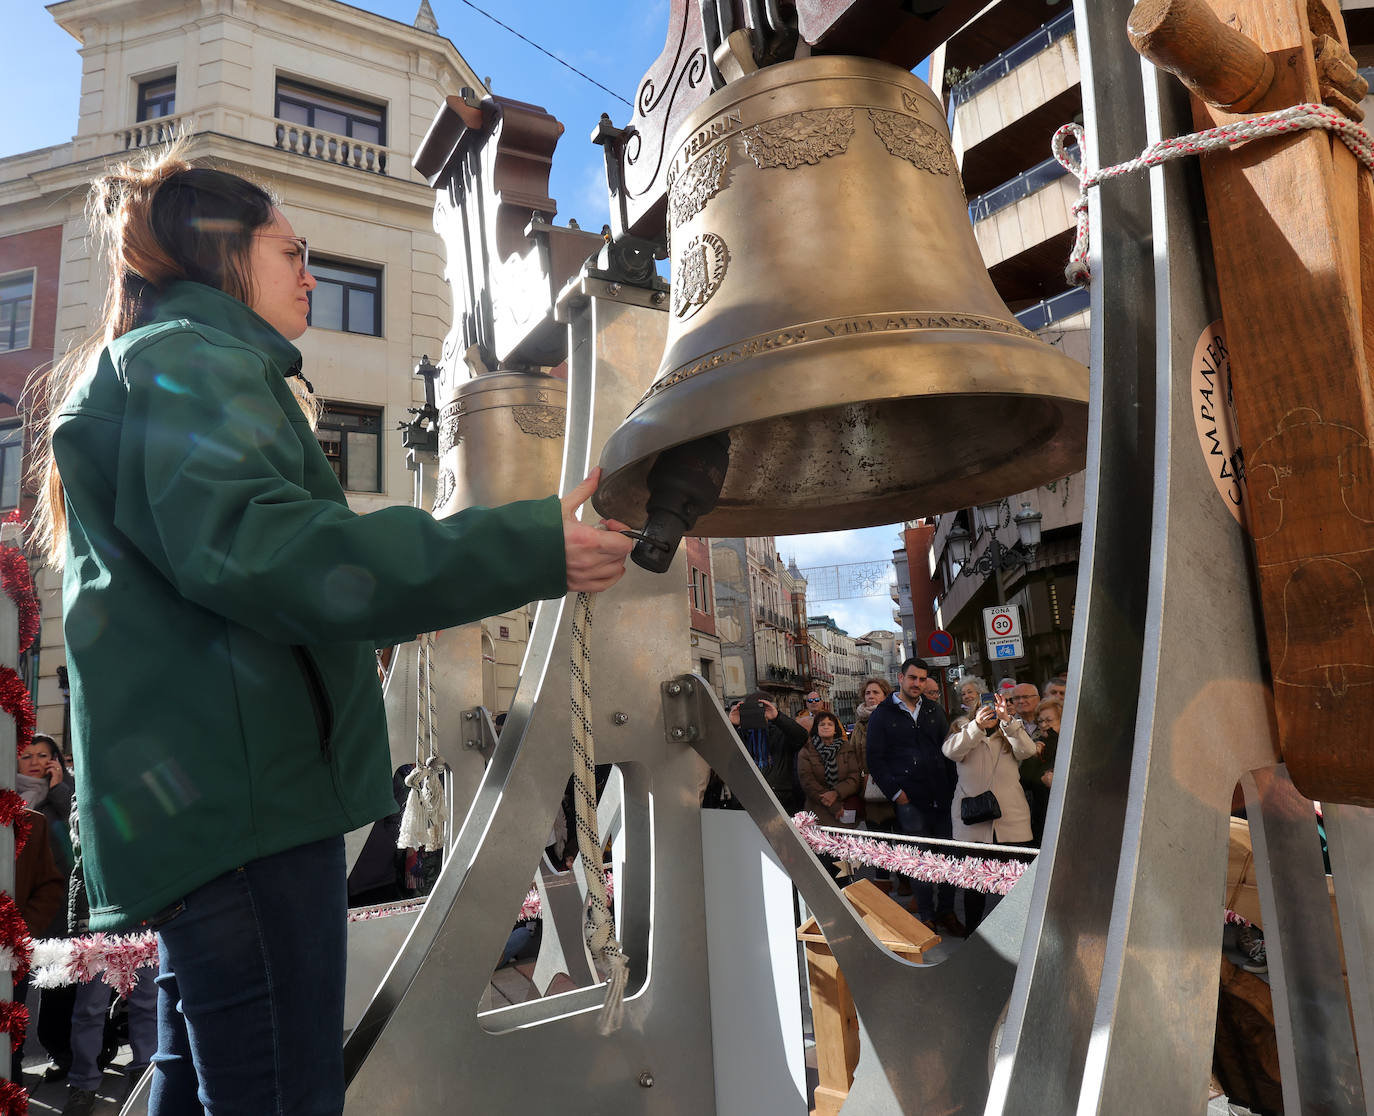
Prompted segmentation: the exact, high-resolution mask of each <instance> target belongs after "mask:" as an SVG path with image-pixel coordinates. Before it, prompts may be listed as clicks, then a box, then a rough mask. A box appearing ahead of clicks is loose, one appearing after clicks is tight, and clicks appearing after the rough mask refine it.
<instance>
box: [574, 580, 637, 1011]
mask: <svg viewBox="0 0 1374 1116" xmlns="http://www.w3.org/2000/svg"><path fill="white" fill-rule="evenodd" d="M591 629H592V596H591V594H590V593H578V594H577V601H576V603H575V604H574V606H573V620H572V662H571V664H570V665H571V674H572V748H573V801H574V803H575V804H576V806H577V852H578V856H579V857H580V858H581V861H582V870H583V872H585V873H586V876H587V900H588V907H587V923H586V927H585V934H586V940H587V948H588V950H590V951H591V955H592V957H593V959H596V960H599V961H600V962H601V964H602V965H604V966H605V968H606V1001H605V1003H604V1004H603V1005H602V1007H601V1016H600V1018H599V1019H598V1020H597V1029H598V1030H599V1031H600V1032H601V1033H602V1034H603V1035H609V1034H611V1033H613V1032H615V1031H617V1030H619V1029H620V1026H621V1024H622V1023H623V1022H624V1020H625V988H626V985H627V984H628V983H629V978H630V962H629V959H628V958H627V957H626V956H625V951H624V950H623V949H621V948H620V943H619V942H618V941H617V940H616V938H615V925H614V921H613V919H612V918H611V906H610V901H609V900H608V898H607V895H606V869H605V866H604V864H603V863H602V857H601V834H600V831H599V829H598V827H597V822H596V751H595V745H594V743H593V741H592V688H591Z"/></svg>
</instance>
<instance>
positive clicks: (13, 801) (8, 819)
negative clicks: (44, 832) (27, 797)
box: [0, 787, 33, 856]
mask: <svg viewBox="0 0 1374 1116" xmlns="http://www.w3.org/2000/svg"><path fill="white" fill-rule="evenodd" d="M27 809H28V806H27V804H26V803H25V802H24V800H23V799H22V798H20V797H19V795H18V794H17V793H16V792H15V791H13V790H11V789H10V788H9V787H3V788H0V825H10V826H13V827H14V855H15V856H18V855H19V854H20V853H21V852H23V850H24V843H25V842H26V841H27V840H28V839H29V832H30V830H32V829H33V819H32V818H31V817H29V815H28V814H27V813H25V811H26V810H27Z"/></svg>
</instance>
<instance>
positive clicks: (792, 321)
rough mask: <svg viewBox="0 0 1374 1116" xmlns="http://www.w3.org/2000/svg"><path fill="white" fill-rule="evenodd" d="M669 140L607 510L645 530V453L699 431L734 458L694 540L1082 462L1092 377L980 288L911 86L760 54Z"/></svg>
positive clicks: (979, 496)
mask: <svg viewBox="0 0 1374 1116" xmlns="http://www.w3.org/2000/svg"><path fill="white" fill-rule="evenodd" d="M672 150H673V152H674V154H673V162H672V165H671V169H670V171H669V178H668V181H669V204H668V213H669V224H670V229H671V244H670V249H671V259H672V282H673V293H672V299H671V302H670V309H669V315H670V318H669V328H668V340H667V345H666V348H665V352H664V355H663V361H662V364H661V365H660V367H659V370H658V374H657V376H656V378H655V380H654V382H653V384H652V385H651V386H650V387H649V389H648V391H647V392H646V393H645V395H644V397H643V399H642V400H641V401H640V403H639V404H638V405H637V406H636V408H635V409H634V411H633V412H632V413H631V414H630V415H629V416H628V417H627V418H626V420H625V422H624V423H623V424H622V425H621V426H620V428H619V429H618V430H616V432H615V433H614V434H613V435H612V436H611V438H610V439H609V440H608V442H607V444H606V447H605V450H604V452H603V454H602V457H601V466H602V469H603V471H604V476H603V480H602V483H601V487H600V489H599V490H598V492H597V494H596V497H595V504H596V507H597V509H598V510H599V511H600V512H601V513H602V514H604V515H608V516H612V517H614V518H617V519H621V520H623V521H625V522H627V523H630V524H634V525H640V524H643V523H644V522H645V518H646V505H647V503H648V502H649V498H650V494H649V488H650V485H649V476H650V471H651V470H652V469H653V467H654V465H655V463H656V462H657V461H658V459H659V456H660V455H661V454H662V453H663V452H664V451H666V450H669V449H671V448H673V447H676V446H682V445H684V444H687V443H695V442H699V441H701V440H702V439H711V438H715V439H717V444H719V443H720V440H721V439H726V438H728V446H729V450H728V454H729V458H728V468H727V470H726V473H725V477H724V485H723V488H722V489H721V491H720V494H719V498H718V500H717V501H716V502H715V506H714V507H713V508H711V509H710V510H705V506H704V504H703V505H702V506H700V507H698V508H697V509H696V510H697V511H698V512H699V518H697V519H696V522H695V524H694V525H691V526H689V527H688V532H689V533H691V534H695V535H711V536H736V535H765V534H773V535H786V534H796V533H802V532H809V531H820V530H839V529H846V528H853V527H863V526H872V525H875V524H881V523H891V522H896V521H899V520H903V519H910V518H914V517H917V516H922V515H933V514H936V513H939V512H943V511H949V510H952V509H954V508H958V507H966V506H969V505H971V504H976V503H980V502H983V501H986V500H988V499H992V498H996V497H998V496H1003V495H1008V494H1011V493H1014V492H1019V491H1023V490H1025V489H1027V488H1032V487H1035V486H1036V485H1039V484H1043V483H1045V482H1047V481H1051V480H1054V479H1056V478H1058V477H1062V476H1066V475H1068V474H1069V473H1072V472H1074V471H1075V470H1077V469H1080V468H1082V467H1083V463H1084V457H1085V452H1086V442H1087V410H1088V374H1087V369H1086V368H1084V367H1083V366H1082V365H1081V364H1078V363H1077V362H1076V361H1073V360H1070V359H1069V358H1067V357H1065V356H1064V355H1063V354H1062V353H1060V352H1059V351H1058V350H1056V349H1054V348H1052V347H1051V346H1049V345H1047V344H1045V343H1043V342H1042V341H1040V340H1039V339H1038V338H1036V337H1035V336H1034V334H1032V333H1030V332H1029V331H1028V330H1026V329H1025V328H1023V327H1022V326H1021V325H1020V324H1019V323H1018V322H1017V321H1016V318H1015V317H1014V316H1013V314H1012V313H1011V311H1010V310H1008V309H1007V307H1006V305H1005V304H1004V303H1003V302H1002V300H1001V299H1000V298H999V297H998V295H997V292H996V291H995V290H994V288H993V286H992V283H991V281H990V280H989V278H988V274H987V271H986V269H985V267H984V264H983V260H982V258H981V256H980V254H979V251H978V247H977V244H976V242H975V240H974V237H973V230H972V227H971V225H970V223H969V220H968V216H967V203H966V200H965V198H964V195H963V190H962V187H961V184H960V181H959V174H958V168H957V167H956V165H955V161H954V157H953V153H952V151H951V148H950V143H949V132H948V129H947V127H946V125H945V120H944V112H943V109H942V107H941V105H940V103H939V101H938V100H937V99H936V97H935V96H934V94H933V93H932V92H931V91H930V89H929V87H927V86H926V84H925V83H924V82H922V81H921V80H920V79H918V78H916V77H915V76H913V75H912V74H910V73H907V72H906V71H904V70H901V69H899V68H897V67H895V66H890V65H888V64H886V63H882V62H876V61H873V60H870V59H860V58H849V57H841V56H832V57H818V58H807V59H800V60H797V61H793V62H786V63H782V64H780V65H775V66H769V67H766V68H764V69H761V70H758V71H756V72H754V73H752V74H748V75H746V76H744V77H742V78H739V79H737V80H735V81H733V82H731V83H729V84H728V85H726V86H725V87H724V88H723V89H721V90H720V91H718V92H717V93H715V94H713V95H712V97H711V98H710V99H709V100H708V101H707V102H706V103H705V104H703V105H702V106H701V108H700V109H698V111H697V112H696V113H695V114H694V115H693V116H692V117H691V118H690V119H689V120H688V121H687V123H686V125H685V126H684V128H683V129H682V131H681V132H680V133H679V134H678V136H677V137H676V139H675V140H674V145H673V148H672ZM660 475H661V472H660ZM707 502H708V503H709V501H707ZM674 545H675V544H674Z"/></svg>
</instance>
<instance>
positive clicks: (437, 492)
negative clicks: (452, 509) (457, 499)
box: [431, 468, 458, 512]
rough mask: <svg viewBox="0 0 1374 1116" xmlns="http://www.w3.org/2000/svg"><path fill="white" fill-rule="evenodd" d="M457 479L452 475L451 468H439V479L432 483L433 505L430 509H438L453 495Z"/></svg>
mask: <svg viewBox="0 0 1374 1116" xmlns="http://www.w3.org/2000/svg"><path fill="white" fill-rule="evenodd" d="M457 484H458V480H457V478H456V477H455V476H454V475H453V470H452V469H449V468H443V469H440V470H439V479H438V480H437V481H435V484H434V507H433V508H432V509H431V510H432V511H435V512H437V511H439V509H440V508H442V507H443V506H444V505H445V504H447V503H448V502H449V500H450V499H451V498H452V496H453V489H454V488H455V487H456V486H457Z"/></svg>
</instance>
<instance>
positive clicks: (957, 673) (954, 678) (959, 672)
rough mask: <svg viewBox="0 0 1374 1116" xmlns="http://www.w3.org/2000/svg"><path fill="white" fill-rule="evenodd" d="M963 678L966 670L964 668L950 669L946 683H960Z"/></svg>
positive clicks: (946, 672) (947, 672) (947, 671)
mask: <svg viewBox="0 0 1374 1116" xmlns="http://www.w3.org/2000/svg"><path fill="white" fill-rule="evenodd" d="M963 676H964V668H963V667H950V668H949V669H948V670H946V671H945V681H946V682H958V681H959V679H960V678H962V677H963Z"/></svg>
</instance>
